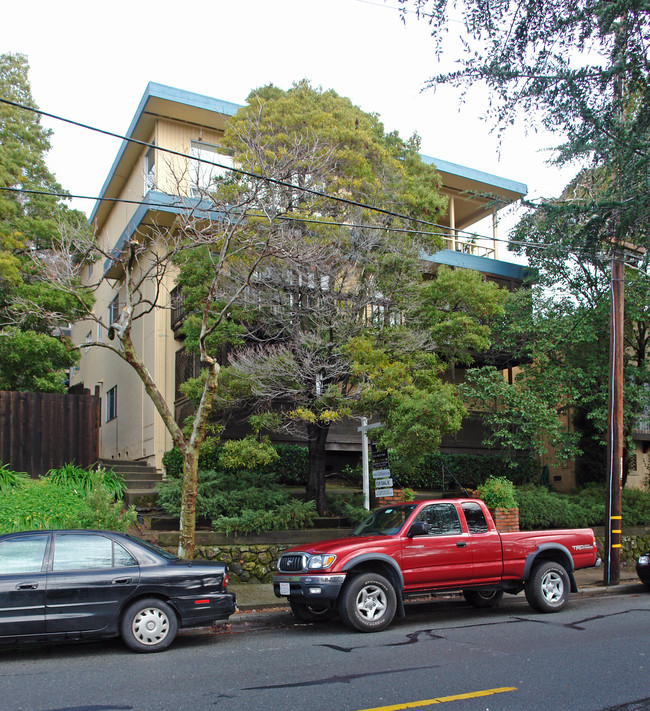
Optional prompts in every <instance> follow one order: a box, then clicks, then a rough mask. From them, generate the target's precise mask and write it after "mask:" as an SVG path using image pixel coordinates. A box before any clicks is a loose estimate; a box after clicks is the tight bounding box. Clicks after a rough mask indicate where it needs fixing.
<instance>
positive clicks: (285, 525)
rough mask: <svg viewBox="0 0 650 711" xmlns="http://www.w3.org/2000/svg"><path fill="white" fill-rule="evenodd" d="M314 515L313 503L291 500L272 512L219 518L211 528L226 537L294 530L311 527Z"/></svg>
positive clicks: (253, 512) (245, 511) (246, 512)
mask: <svg viewBox="0 0 650 711" xmlns="http://www.w3.org/2000/svg"><path fill="white" fill-rule="evenodd" d="M316 515H317V514H316V505H315V502H313V501H297V500H293V501H290V502H288V503H285V504H283V505H282V506H279V507H278V508H276V509H275V510H273V511H266V510H258V511H254V510H250V509H246V510H244V511H242V512H241V514H240V515H239V516H219V517H218V518H217V519H215V520H214V521H213V522H212V527H213V528H214V530H215V531H221V532H222V533H225V534H226V535H227V536H230V535H232V534H242V535H246V534H249V533H264V532H266V531H282V530H295V529H303V528H308V527H309V526H312V525H313V523H314V519H315V518H316Z"/></svg>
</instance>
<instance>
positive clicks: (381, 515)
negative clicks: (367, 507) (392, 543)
mask: <svg viewBox="0 0 650 711" xmlns="http://www.w3.org/2000/svg"><path fill="white" fill-rule="evenodd" d="M414 508H415V504H405V505H404V506H387V507H386V508H383V509H377V511H373V512H372V513H371V514H370V516H368V518H367V519H366V520H365V521H364V522H363V523H360V524H359V525H358V526H357V527H356V528H355V529H354V531H353V532H352V535H353V536H376V535H382V536H392V535H394V534H396V533H398V532H399V530H400V528H402V526H403V525H404V522H405V521H406V519H407V518H408V517H409V516H410V514H411V512H412V511H413V509H414Z"/></svg>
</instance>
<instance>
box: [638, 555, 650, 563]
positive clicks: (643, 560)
mask: <svg viewBox="0 0 650 711" xmlns="http://www.w3.org/2000/svg"><path fill="white" fill-rule="evenodd" d="M639 565H650V555H640V556H639Z"/></svg>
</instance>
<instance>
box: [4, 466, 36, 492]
mask: <svg viewBox="0 0 650 711" xmlns="http://www.w3.org/2000/svg"><path fill="white" fill-rule="evenodd" d="M27 481H29V476H28V475H27V474H26V473H25V472H15V471H13V470H11V469H9V465H8V464H3V465H2V466H0V494H6V493H9V492H10V491H11V490H12V489H13V488H15V487H19V486H23V484H25V483H26V482H27Z"/></svg>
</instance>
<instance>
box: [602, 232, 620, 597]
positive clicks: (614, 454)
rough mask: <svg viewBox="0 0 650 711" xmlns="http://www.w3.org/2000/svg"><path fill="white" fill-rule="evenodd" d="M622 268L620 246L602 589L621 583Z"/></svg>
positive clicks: (615, 271) (614, 285)
mask: <svg viewBox="0 0 650 711" xmlns="http://www.w3.org/2000/svg"><path fill="white" fill-rule="evenodd" d="M624 314H625V265H624V261H623V252H622V248H621V246H620V245H618V244H616V245H614V254H613V257H612V281H611V317H610V339H609V397H608V413H607V505H606V512H607V513H606V516H607V520H606V522H605V523H606V529H607V530H606V533H607V535H606V539H605V541H606V551H605V556H606V558H605V571H604V572H605V575H604V583H605V585H618V584H619V582H620V579H621V532H622V530H623V529H622V516H621V490H622V488H623V339H624V328H623V326H624V318H625V317H624Z"/></svg>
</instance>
